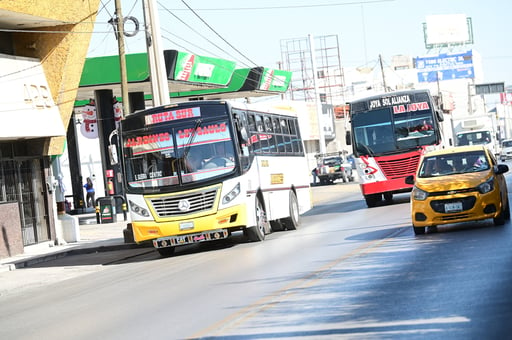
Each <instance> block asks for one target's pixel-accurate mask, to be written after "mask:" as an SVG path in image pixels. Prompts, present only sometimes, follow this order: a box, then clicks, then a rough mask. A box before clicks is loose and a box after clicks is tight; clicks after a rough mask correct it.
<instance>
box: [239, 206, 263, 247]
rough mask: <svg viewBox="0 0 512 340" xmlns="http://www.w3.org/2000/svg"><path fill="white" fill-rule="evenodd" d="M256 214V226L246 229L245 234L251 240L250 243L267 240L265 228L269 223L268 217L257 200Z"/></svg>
mask: <svg viewBox="0 0 512 340" xmlns="http://www.w3.org/2000/svg"><path fill="white" fill-rule="evenodd" d="M255 214H256V216H255V219H256V225H255V226H252V227H248V228H246V229H245V231H244V233H245V236H246V237H247V238H248V239H249V241H257V242H259V241H263V240H264V239H265V229H266V228H265V226H266V224H267V223H268V222H267V215H266V213H265V210H264V209H263V205H262V204H261V201H260V200H259V199H256V209H255Z"/></svg>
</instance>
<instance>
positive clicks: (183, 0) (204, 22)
mask: <svg viewBox="0 0 512 340" xmlns="http://www.w3.org/2000/svg"><path fill="white" fill-rule="evenodd" d="M181 2H183V3H184V4H185V6H187V7H188V9H190V11H191V12H192V13H193V14H194V15H195V16H196V17H197V18H198V19H199V20H201V21H202V22H203V24H205V25H206V26H207V27H208V28H209V29H210V30H211V31H212V32H213V33H215V34H216V35H217V36H218V37H219V38H221V39H222V41H224V42H225V43H226V44H228V45H229V46H230V47H231V48H232V49H233V50H235V51H236V52H237V53H238V54H240V55H241V56H242V57H244V58H245V59H247V60H248V61H249V62H250V63H252V64H253V65H257V64H256V63H255V62H254V61H252V60H251V59H249V58H248V57H247V56H245V55H244V54H243V53H242V52H240V51H239V50H238V49H237V48H236V47H235V46H233V45H232V44H231V43H230V42H228V41H227V40H226V39H224V37H222V36H221V35H220V34H219V33H217V31H215V30H214V29H213V27H211V26H210V25H209V24H208V23H207V22H206V21H204V20H203V18H201V17H200V16H199V14H197V13H196V12H195V11H194V10H193V9H192V8H191V7H190V6H189V5H188V4H187V3H186V2H185V0H181Z"/></svg>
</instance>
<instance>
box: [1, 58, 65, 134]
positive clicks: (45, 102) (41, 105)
mask: <svg viewBox="0 0 512 340" xmlns="http://www.w3.org/2000/svg"><path fill="white" fill-rule="evenodd" d="M0 93H2V95H1V96H0V119H1V124H0V141H1V140H17V139H32V138H41V137H55V136H65V135H66V130H65V128H64V125H63V124H62V118H61V116H60V112H59V109H58V107H57V106H56V105H55V103H54V101H53V98H52V95H51V92H50V88H49V86H48V82H47V80H46V76H45V74H44V71H43V68H42V66H41V63H40V61H39V60H37V59H34V58H25V57H18V56H10V55H5V54H0Z"/></svg>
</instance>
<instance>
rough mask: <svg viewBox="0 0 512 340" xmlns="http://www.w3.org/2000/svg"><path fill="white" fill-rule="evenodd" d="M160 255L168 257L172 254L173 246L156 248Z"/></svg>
mask: <svg viewBox="0 0 512 340" xmlns="http://www.w3.org/2000/svg"><path fill="white" fill-rule="evenodd" d="M156 250H157V251H158V253H159V254H160V256H162V257H169V256H172V255H174V250H175V247H165V248H156Z"/></svg>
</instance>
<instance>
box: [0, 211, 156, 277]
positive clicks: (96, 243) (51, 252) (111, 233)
mask: <svg viewBox="0 0 512 340" xmlns="http://www.w3.org/2000/svg"><path fill="white" fill-rule="evenodd" d="M77 217H78V222H79V237H77V242H70V243H66V244H62V245H54V244H53V242H52V241H49V242H46V243H41V244H37V245H33V246H26V247H25V248H24V253H23V254H19V255H14V256H12V257H7V258H2V259H0V272H2V271H10V270H15V269H17V268H24V267H29V266H30V265H33V264H36V263H40V262H45V261H51V260H54V259H56V258H60V257H63V256H67V255H75V254H85V253H91V252H101V251H113V250H119V249H130V248H141V247H147V246H148V245H137V244H135V243H132V242H130V241H129V240H127V241H126V242H125V237H124V233H123V230H124V229H125V228H126V225H127V224H128V223H129V220H128V221H124V217H123V214H118V215H117V221H116V222H114V223H103V224H101V223H100V224H98V223H97V220H96V214H94V213H93V214H84V215H77Z"/></svg>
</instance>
